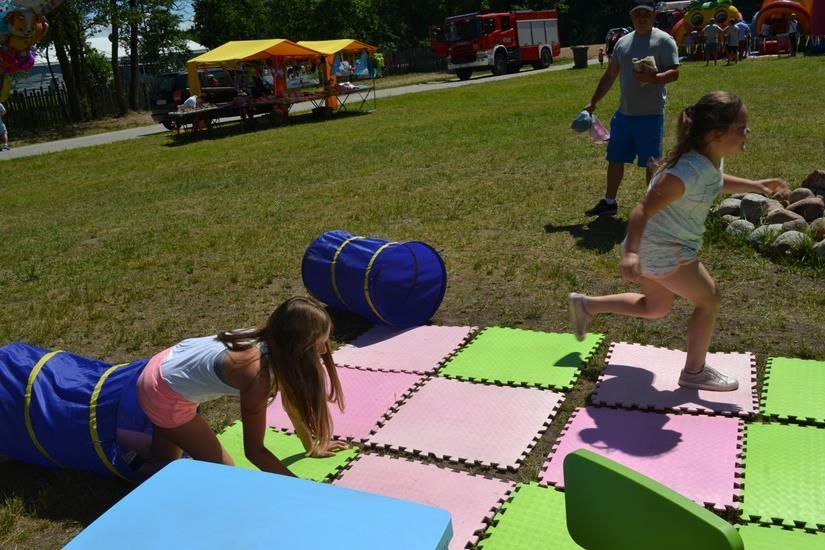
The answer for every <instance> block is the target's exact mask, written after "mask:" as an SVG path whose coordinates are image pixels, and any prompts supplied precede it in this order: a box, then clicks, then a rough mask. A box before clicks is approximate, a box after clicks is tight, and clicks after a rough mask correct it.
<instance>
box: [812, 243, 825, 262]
mask: <svg viewBox="0 0 825 550" xmlns="http://www.w3.org/2000/svg"><path fill="white" fill-rule="evenodd" d="M814 252H815V253H816V255H817V256H819V257H820V258H821V259H822V260H825V240H822V241H819V242H818V243H816V244H815V245H814Z"/></svg>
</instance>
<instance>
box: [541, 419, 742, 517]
mask: <svg viewBox="0 0 825 550" xmlns="http://www.w3.org/2000/svg"><path fill="white" fill-rule="evenodd" d="M582 448H584V449H588V450H590V451H593V452H595V453H598V454H600V455H602V456H605V457H607V458H610V459H612V460H615V461H616V462H619V463H620V464H623V465H625V466H627V467H629V468H631V469H633V470H635V471H637V472H639V473H641V474H643V475H646V476H648V477H650V478H652V479H654V480H656V481H658V482H659V483H662V484H663V485H665V486H667V487H670V488H671V489H673V490H674V491H676V492H678V493H680V494H682V495H684V496H686V497H687V498H690V499H692V500H694V501H695V502H697V503H699V504H701V505H703V506H708V507H712V508H714V509H717V510H736V509H738V508H739V501H740V500H741V489H740V482H739V479H740V478H737V474H740V475H741V465H742V420H741V419H739V418H732V417H724V416H708V415H685V414H664V413H655V412H644V411H637V410H626V409H610V408H605V407H587V408H584V409H579V410H578V411H576V414H575V415H574V416H572V417H571V418H570V421H569V423H568V425H567V426H566V427H565V430H564V433H563V435H561V436H560V437H559V439H558V440H557V443H556V445H554V447H553V450H552V451H551V453H550V455H549V456H548V459H547V462H546V464H545V467H544V468H543V470H542V475H541V479H540V482H541V483H543V484H546V485H552V486H555V487H559V488H563V487H564V474H563V462H564V458H565V457H566V456H567V455H568V454H569V453H571V452H573V451H575V450H577V449H582Z"/></svg>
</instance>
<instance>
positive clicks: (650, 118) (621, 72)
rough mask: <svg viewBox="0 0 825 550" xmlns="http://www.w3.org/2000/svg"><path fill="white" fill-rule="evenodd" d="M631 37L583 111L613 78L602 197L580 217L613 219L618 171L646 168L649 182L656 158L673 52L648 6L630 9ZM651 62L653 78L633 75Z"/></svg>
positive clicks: (619, 46) (641, 0)
mask: <svg viewBox="0 0 825 550" xmlns="http://www.w3.org/2000/svg"><path fill="white" fill-rule="evenodd" d="M630 19H631V20H632V21H633V29H634V31H633V32H631V33H629V34H626V35H625V36H623V37H622V38H621V39H619V41H618V42H617V43H616V47H615V49H614V50H613V56H612V57H611V58H610V65H608V67H607V70H606V71H605V72H604V75H603V76H602V78H601V80H599V84H598V86H596V91H595V92H594V93H593V98H592V99H591V100H590V103H588V104H587V106H586V107H585V110H587V111H589V112H590V113H592V112H593V111H594V110H595V109H596V105H597V104H598V102H599V101H601V99H602V98H603V97H604V96H605V95H606V94H607V92H608V91H609V90H610V88H611V87H612V86H613V83H614V82H615V81H616V78H617V77H618V78H619V83H620V90H621V97H620V100H619V109H618V110H617V111H616V113H615V114H614V115H613V119H612V120H611V122H610V142H609V143H608V144H607V163H608V164H607V191H606V192H605V196H604V198H603V199H601V200H600V201H599V202H598V204H596V206H594V207H593V208H591V209H590V210H588V211H587V212H585V215H586V216H613V215H615V214H616V212H617V210H618V203H617V202H616V193H617V192H618V190H619V186H620V185H621V183H622V178H623V177H624V165H625V164H630V163H633V161H634V160H636V159H638V165H639V166H640V167H642V168H646V171H647V181H648V182H650V178H651V177H652V176H653V171H652V167H651V165H650V163H649V161H650V160H651V159H657V158H660V157H661V156H662V138H663V136H664V113H665V98H666V97H667V92H666V90H665V84H668V83H670V82H674V81H675V80H677V79H678V78H679V51H678V48H677V46H676V42H675V41H674V40H673V38H672V37H671V36H670V35H669V34H667V33H666V32H664V31H661V30H659V29H656V28H654V27H653V23H654V21H655V20H656V13H655V2H654V0H634V1H633V5H632V7H631V9H630ZM648 56H652V57H653V58H654V59H655V61H656V72H649V71H646V70H642V71H636V70H634V65H633V60H634V59H643V58H645V57H648Z"/></svg>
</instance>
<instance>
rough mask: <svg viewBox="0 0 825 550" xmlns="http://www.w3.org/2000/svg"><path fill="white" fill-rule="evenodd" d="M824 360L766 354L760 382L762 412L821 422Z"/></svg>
mask: <svg viewBox="0 0 825 550" xmlns="http://www.w3.org/2000/svg"><path fill="white" fill-rule="evenodd" d="M823 396H825V361H811V360H805V359H790V358H787V357H770V358H769V359H768V364H767V367H766V368H765V383H764V384H763V385H762V412H763V414H765V415H767V416H772V417H775V418H779V419H780V420H790V421H798V422H812V423H817V424H825V398H823Z"/></svg>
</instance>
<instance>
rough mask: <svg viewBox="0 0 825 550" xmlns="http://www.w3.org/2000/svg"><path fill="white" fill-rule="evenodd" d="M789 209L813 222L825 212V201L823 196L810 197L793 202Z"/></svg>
mask: <svg viewBox="0 0 825 550" xmlns="http://www.w3.org/2000/svg"><path fill="white" fill-rule="evenodd" d="M788 210H790V211H791V212H794V213H796V214H799V215H800V216H802V217H803V218H805V221H808V222H812V221H814V220H815V219H817V218H821V217H822V214H823V213H825V201H824V200H822V198H821V197H808V198H807V199H802V200H799V201H797V202H795V203H793V204H791V205H790V206H789V207H788Z"/></svg>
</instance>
